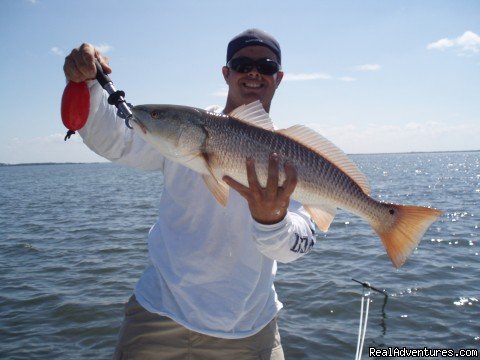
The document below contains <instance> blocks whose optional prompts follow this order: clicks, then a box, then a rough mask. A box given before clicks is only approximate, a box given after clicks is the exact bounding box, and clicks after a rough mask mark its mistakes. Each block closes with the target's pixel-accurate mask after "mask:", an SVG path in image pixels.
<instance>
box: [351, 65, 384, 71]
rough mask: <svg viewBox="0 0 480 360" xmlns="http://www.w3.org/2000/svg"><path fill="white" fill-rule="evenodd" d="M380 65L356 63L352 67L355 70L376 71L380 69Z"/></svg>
mask: <svg viewBox="0 0 480 360" xmlns="http://www.w3.org/2000/svg"><path fill="white" fill-rule="evenodd" d="M380 68H381V66H380V65H379V64H363V65H357V66H354V67H353V70H355V71H378V70H380Z"/></svg>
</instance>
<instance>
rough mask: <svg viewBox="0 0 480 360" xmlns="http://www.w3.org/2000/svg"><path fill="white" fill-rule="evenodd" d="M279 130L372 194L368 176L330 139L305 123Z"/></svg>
mask: <svg viewBox="0 0 480 360" xmlns="http://www.w3.org/2000/svg"><path fill="white" fill-rule="evenodd" d="M278 132H279V133H280V134H283V135H285V136H288V137H289V138H291V139H293V140H295V141H297V142H299V143H301V144H302V145H305V146H307V147H308V148H310V149H311V150H313V151H315V152H316V153H318V154H319V155H321V156H322V157H324V158H325V159H327V160H328V161H330V162H331V163H333V164H334V165H335V166H337V167H338V168H339V169H340V170H342V171H343V172H345V173H346V174H347V175H348V176H349V177H350V178H352V180H354V181H355V182H356V183H357V184H358V186H360V187H361V188H362V190H363V191H364V192H365V193H366V194H367V195H368V194H370V186H369V185H368V180H367V178H366V176H365V175H364V174H363V173H362V172H361V171H360V169H359V168H358V167H357V165H356V164H355V163H354V162H353V161H352V160H350V159H349V158H348V157H347V155H345V153H344V152H343V151H342V150H340V149H339V148H338V147H337V146H336V145H335V144H333V143H332V142H331V141H330V140H328V139H326V138H324V137H323V136H322V135H320V134H319V133H317V132H316V131H314V130H312V129H310V128H308V127H306V126H303V125H294V126H292V127H289V128H287V129H282V130H278Z"/></svg>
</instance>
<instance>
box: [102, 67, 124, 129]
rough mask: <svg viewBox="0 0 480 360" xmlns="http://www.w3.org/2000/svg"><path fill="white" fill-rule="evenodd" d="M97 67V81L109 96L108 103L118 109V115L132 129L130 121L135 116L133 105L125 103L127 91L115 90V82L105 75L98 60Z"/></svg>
mask: <svg viewBox="0 0 480 360" xmlns="http://www.w3.org/2000/svg"><path fill="white" fill-rule="evenodd" d="M95 67H96V68H97V76H96V78H97V81H98V82H99V83H100V85H101V86H102V88H103V89H104V90H105V91H106V92H107V93H108V94H109V97H108V103H109V104H110V105H114V106H115V107H116V108H117V109H118V112H117V115H118V116H119V117H121V118H122V119H125V125H126V126H127V127H128V128H129V129H131V128H132V126H131V125H130V120H131V119H132V117H133V114H132V111H131V110H130V107H131V106H132V105H131V104H129V103H127V102H126V101H125V91H123V90H117V89H115V86H113V81H112V80H111V79H110V77H109V76H108V75H107V74H105V72H104V71H103V68H102V65H100V63H99V62H98V60H95Z"/></svg>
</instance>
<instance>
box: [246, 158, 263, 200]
mask: <svg viewBox="0 0 480 360" xmlns="http://www.w3.org/2000/svg"><path fill="white" fill-rule="evenodd" d="M247 180H248V186H249V187H250V190H251V191H252V192H254V193H257V194H259V193H261V192H262V187H261V186H260V182H259V181H258V177H257V171H256V170H255V160H253V159H252V158H248V159H247Z"/></svg>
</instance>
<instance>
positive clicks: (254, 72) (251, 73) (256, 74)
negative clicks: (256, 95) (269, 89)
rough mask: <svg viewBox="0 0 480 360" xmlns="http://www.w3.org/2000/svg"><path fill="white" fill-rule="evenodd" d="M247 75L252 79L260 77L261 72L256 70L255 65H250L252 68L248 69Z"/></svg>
mask: <svg viewBox="0 0 480 360" xmlns="http://www.w3.org/2000/svg"><path fill="white" fill-rule="evenodd" d="M248 76H249V77H251V78H253V79H255V78H261V77H262V74H260V73H259V72H258V69H257V67H256V66H253V67H252V70H250V71H249V72H248Z"/></svg>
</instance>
